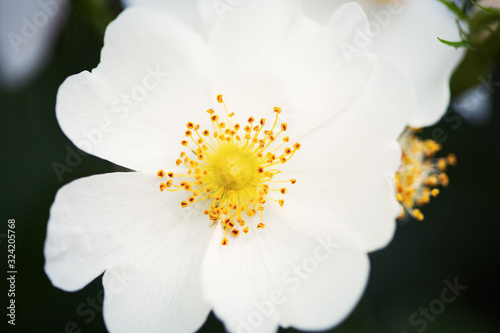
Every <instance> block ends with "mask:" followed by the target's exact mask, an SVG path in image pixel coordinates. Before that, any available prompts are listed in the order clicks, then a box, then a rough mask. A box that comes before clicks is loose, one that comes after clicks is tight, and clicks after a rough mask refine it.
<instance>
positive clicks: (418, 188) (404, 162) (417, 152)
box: [396, 129, 457, 221]
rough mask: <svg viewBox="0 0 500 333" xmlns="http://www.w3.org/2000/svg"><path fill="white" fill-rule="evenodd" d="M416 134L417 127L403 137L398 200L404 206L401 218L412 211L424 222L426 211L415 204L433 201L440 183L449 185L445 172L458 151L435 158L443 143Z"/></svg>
mask: <svg viewBox="0 0 500 333" xmlns="http://www.w3.org/2000/svg"><path fill="white" fill-rule="evenodd" d="M414 133H415V132H414V130H411V129H407V130H406V131H405V132H404V133H403V134H402V135H401V137H400V139H399V143H400V145H401V149H402V153H403V154H402V157H401V166H400V168H399V170H398V172H397V173H396V191H397V192H396V193H397V199H398V201H399V203H400V204H401V207H402V208H401V213H400V215H399V217H398V218H403V217H404V216H405V214H409V215H411V216H412V217H414V218H415V219H417V220H419V221H422V220H423V219H424V214H422V212H421V211H420V209H418V208H415V207H416V206H423V205H425V204H427V203H429V202H430V199H431V197H435V196H437V195H438V194H439V189H438V188H437V187H439V186H440V185H442V186H444V187H446V186H448V183H449V179H448V176H447V175H446V173H445V171H446V169H447V167H448V165H455V164H456V163H457V158H456V156H455V155H454V154H448V156H447V157H441V158H435V157H434V156H435V154H436V153H437V152H439V151H440V150H441V145H440V144H439V143H437V142H436V141H434V140H421V139H419V138H418V137H417V136H415V135H414Z"/></svg>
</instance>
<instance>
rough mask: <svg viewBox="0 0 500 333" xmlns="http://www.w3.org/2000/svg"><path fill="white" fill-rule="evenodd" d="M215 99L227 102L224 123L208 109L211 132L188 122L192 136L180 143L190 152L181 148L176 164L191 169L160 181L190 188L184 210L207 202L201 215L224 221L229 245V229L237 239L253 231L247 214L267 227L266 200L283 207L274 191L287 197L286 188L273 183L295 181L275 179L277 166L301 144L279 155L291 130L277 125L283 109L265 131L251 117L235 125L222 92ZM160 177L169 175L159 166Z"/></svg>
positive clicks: (163, 187) (162, 187)
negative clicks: (256, 218) (283, 135)
mask: <svg viewBox="0 0 500 333" xmlns="http://www.w3.org/2000/svg"><path fill="white" fill-rule="evenodd" d="M217 101H218V102H219V103H221V104H223V105H224V110H225V112H226V122H221V121H219V116H218V115H216V114H215V111H214V110H212V109H210V110H208V111H207V112H208V113H209V114H210V120H211V121H212V129H213V132H212V133H211V132H210V131H209V130H207V129H205V130H203V131H201V130H200V125H195V124H193V123H192V122H189V123H187V125H186V127H187V131H186V132H185V135H186V137H187V138H188V139H189V140H182V141H181V145H183V146H185V147H187V148H188V149H189V152H188V153H186V152H182V153H181V155H180V158H179V159H177V161H176V162H175V163H176V165H177V166H181V165H182V166H184V167H186V168H187V171H186V172H183V173H174V172H168V173H167V175H168V177H169V178H172V179H173V178H178V179H179V180H180V182H179V184H178V185H177V184H174V183H173V180H172V179H169V180H167V182H165V183H161V184H160V191H163V190H168V191H181V190H186V191H188V192H190V193H191V195H190V196H189V197H188V199H187V201H181V207H183V208H187V207H188V206H189V205H190V204H192V203H195V202H200V201H204V200H208V203H209V205H208V208H207V209H205V210H204V212H203V213H204V214H205V215H207V216H208V218H209V219H210V220H211V221H213V222H214V223H220V224H221V225H222V227H223V228H224V230H225V236H224V238H223V240H222V243H221V244H222V245H227V243H228V239H227V235H228V233H230V234H231V235H232V236H234V237H237V236H238V235H239V234H240V229H241V231H243V233H245V234H246V233H248V232H249V226H247V221H245V219H246V218H247V217H252V216H254V215H256V214H257V213H260V221H259V223H258V224H257V225H256V226H255V227H256V228H257V229H263V228H264V227H265V224H264V223H263V222H262V217H263V215H262V213H263V211H264V204H265V203H266V202H267V201H268V200H269V201H275V202H277V203H278V204H279V205H280V206H281V207H282V206H283V204H284V202H285V201H284V200H283V199H281V198H279V199H278V198H276V195H279V194H281V195H284V194H285V193H286V188H285V187H280V188H278V187H276V188H274V187H275V186H276V184H279V183H288V182H290V183H291V184H295V182H296V180H295V179H290V180H275V179H274V177H275V176H277V175H279V174H280V173H281V171H280V170H279V168H278V166H279V165H282V164H284V163H286V162H287V161H288V160H290V158H292V156H293V155H294V154H295V152H296V151H297V150H299V149H300V144H299V143H295V144H294V145H293V146H291V147H285V148H283V150H282V152H281V154H279V155H278V156H277V155H276V154H277V151H279V150H281V149H282V147H283V145H285V144H287V143H288V142H289V141H290V140H289V138H288V137H283V138H282V139H281V140H278V138H279V137H280V135H282V133H284V132H285V131H286V130H287V124H286V123H281V124H280V125H279V126H277V125H278V116H279V114H280V113H281V109H280V108H279V107H275V108H274V112H275V114H276V116H275V120H274V123H273V125H272V126H271V128H270V129H264V125H265V123H266V120H265V119H261V120H260V121H259V122H258V124H255V123H256V121H255V119H254V118H253V117H250V118H249V119H248V121H247V123H248V124H247V125H246V126H245V127H243V128H242V127H241V125H240V124H238V123H236V124H234V125H233V116H234V113H231V114H229V113H228V110H227V107H226V104H225V103H224V100H223V99H222V95H218V96H217ZM278 128H279V131H278ZM276 131H277V133H276V134H275V132H276ZM240 134H241V135H240ZM188 154H190V156H188ZM157 175H158V176H159V177H160V178H163V177H165V175H166V174H165V172H164V171H163V170H160V171H158V173H157Z"/></svg>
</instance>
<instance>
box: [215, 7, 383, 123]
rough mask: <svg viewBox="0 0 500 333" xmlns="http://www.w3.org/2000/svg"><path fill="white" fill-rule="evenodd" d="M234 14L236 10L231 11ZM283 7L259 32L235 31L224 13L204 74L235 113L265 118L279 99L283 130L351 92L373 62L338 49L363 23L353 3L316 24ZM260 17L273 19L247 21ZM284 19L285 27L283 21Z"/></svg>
mask: <svg viewBox="0 0 500 333" xmlns="http://www.w3.org/2000/svg"><path fill="white" fill-rule="evenodd" d="M241 11H243V9H241ZM236 14H240V9H238V11H236V10H235V13H234V14H233V13H231V15H236ZM287 14H290V15H289V16H287V15H284V16H279V18H277V19H275V20H274V21H273V23H272V24H271V23H269V24H268V25H269V27H270V28H269V29H270V31H268V32H267V34H264V33H262V34H259V33H258V32H245V33H243V34H242V35H241V34H240V31H241V30H244V29H243V28H242V27H240V26H239V22H240V21H235V22H232V21H231V18H232V16H231V17H230V18H228V19H226V20H224V22H223V23H222V24H221V29H220V30H216V31H215V32H214V34H213V39H212V40H211V43H212V44H213V45H214V47H213V51H214V54H213V55H212V58H213V59H214V63H215V66H214V67H213V69H214V70H213V72H212V73H211V75H210V80H211V86H212V88H213V90H214V93H221V94H223V95H224V98H225V101H226V104H227V105H228V107H229V109H230V110H231V111H233V110H234V111H237V112H236V114H238V112H241V113H243V114H246V115H252V116H254V117H255V118H257V119H258V118H272V117H274V114H273V112H272V110H273V107H274V106H279V107H280V108H281V109H282V110H283V113H284V116H283V119H284V121H286V122H289V124H290V125H291V126H290V128H291V131H295V130H298V131H299V132H305V131H308V130H310V129H312V128H314V127H316V126H318V125H319V124H321V123H323V122H324V121H325V120H326V119H328V118H329V117H331V116H333V115H335V114H336V113H338V112H340V111H342V110H343V109H345V108H346V107H347V106H348V105H350V104H351V103H353V102H354V101H355V100H356V99H357V98H359V96H360V95H362V94H363V93H364V90H365V88H366V85H367V82H369V81H370V77H371V75H372V73H373V70H374V67H375V63H374V59H373V56H371V55H370V54H368V53H367V52H360V53H359V54H356V55H355V56H353V57H352V58H349V59H348V58H347V57H346V55H345V53H344V52H343V51H342V48H341V46H342V45H344V44H347V43H352V39H353V38H355V37H356V34H354V33H353V32H354V31H357V29H359V27H360V26H365V25H367V23H368V21H367V19H366V16H365V15H364V13H363V12H362V10H361V8H360V7H359V6H358V5H356V4H349V5H346V6H343V7H342V8H341V9H339V11H337V12H336V13H335V15H334V16H333V17H332V19H331V21H330V23H329V25H328V26H326V27H325V28H323V29H320V28H319V27H318V26H317V25H314V24H312V23H310V22H308V21H307V20H305V19H304V17H303V16H298V17H296V16H297V15H295V14H294V15H292V13H287ZM228 15H229V14H228ZM241 16H244V15H243V13H242V14H241ZM238 17H239V16H238ZM265 19H273V18H272V17H264V18H260V19H258V20H257V19H255V18H254V20H255V24H257V22H259V25H260V24H263V23H261V22H265ZM241 20H243V19H241ZM248 20H250V19H248ZM250 22H253V21H250ZM277 22H280V24H279V25H278V24H276V26H274V24H275V23H277ZM263 25H264V26H265V25H266V24H265V23H264V24H263ZM290 25H292V26H293V28H291V29H288V30H287V29H284V28H283V27H286V26H290ZM222 28H224V29H222ZM254 33H255V35H254ZM235 41H237V42H235ZM367 42H368V43H370V38H369V36H367ZM235 43H238V44H240V43H241V45H239V46H238V45H234V44H235ZM263 45H264V46H263ZM233 46H234V47H233ZM367 50H368V49H367ZM288 118H293V122H292V121H291V119H288ZM245 119H246V118H245ZM293 124H295V125H297V126H293Z"/></svg>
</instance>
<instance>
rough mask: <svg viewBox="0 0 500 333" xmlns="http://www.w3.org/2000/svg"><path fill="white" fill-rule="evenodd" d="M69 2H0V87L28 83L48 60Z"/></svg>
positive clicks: (28, 0) (51, 0) (32, 0)
mask: <svg viewBox="0 0 500 333" xmlns="http://www.w3.org/2000/svg"><path fill="white" fill-rule="evenodd" d="M67 3H68V0H46V1H37V0H23V1H8V0H0V85H3V86H4V87H5V88H8V89H12V88H17V87H20V86H22V85H23V84H26V83H27V82H29V81H30V80H31V79H33V78H34V77H35V76H36V75H37V74H38V72H40V70H42V69H43V67H44V66H45V64H46V63H47V61H48V60H49V57H50V54H51V52H52V47H53V45H54V43H55V42H56V39H57V35H58V32H59V28H60V27H61V25H62V24H63V22H64V19H65V17H66V14H67V10H68V5H67Z"/></svg>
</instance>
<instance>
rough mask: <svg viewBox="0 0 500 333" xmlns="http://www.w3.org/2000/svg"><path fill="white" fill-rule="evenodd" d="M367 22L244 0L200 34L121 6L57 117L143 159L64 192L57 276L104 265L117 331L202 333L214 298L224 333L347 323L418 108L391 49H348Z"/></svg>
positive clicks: (349, 11)
mask: <svg viewBox="0 0 500 333" xmlns="http://www.w3.org/2000/svg"><path fill="white" fill-rule="evenodd" d="M366 24H367V18H366V16H365V14H364V13H363V11H362V9H361V8H360V7H359V6H358V5H356V4H347V5H345V6H342V7H340V8H339V9H338V10H337V11H336V12H335V13H334V14H333V15H332V17H331V19H330V20H329V23H328V24H327V25H326V26H324V27H320V26H319V25H318V24H316V23H315V22H313V21H311V20H310V19H308V18H306V17H305V16H303V14H301V10H300V1H290V0H282V1H279V0H274V1H263V0H254V1H248V2H244V3H242V4H241V5H240V7H238V10H234V11H233V12H231V15H227V16H226V17H225V19H224V20H223V21H221V22H220V23H219V24H217V25H216V26H214V28H213V31H212V32H211V33H210V36H209V37H208V38H206V39H203V38H202V37H201V35H199V34H198V33H196V32H194V30H192V29H191V28H190V27H188V26H186V25H184V24H183V23H181V22H180V21H178V20H177V19H176V18H174V17H173V16H171V15H170V14H168V13H165V12H161V11H155V10H151V9H147V8H140V7H135V8H129V9H127V10H125V11H124V12H123V13H122V14H120V15H119V17H118V18H117V19H116V20H115V21H113V22H112V23H111V24H110V25H109V27H108V29H107V31H106V35H105V40H104V45H105V46H104V48H103V50H102V54H101V63H100V64H99V66H98V67H97V68H95V69H94V70H93V71H92V72H91V73H89V72H82V73H80V74H77V75H74V76H72V77H69V78H68V79H67V80H66V81H65V82H64V83H63V84H62V86H61V87H60V90H59V92H58V96H57V107H56V113H57V118H58V121H59V123H60V125H61V128H62V129H63V131H64V133H65V134H66V135H67V136H68V137H69V138H70V139H71V140H72V141H73V142H74V143H75V144H76V145H77V146H78V147H80V148H81V149H83V150H85V151H86V152H87V153H91V154H93V155H95V156H98V157H101V158H103V159H107V160H109V161H111V162H113V163H116V164H118V165H121V166H124V167H127V168H129V169H132V170H135V172H125V173H111V174H103V175H96V176H91V177H87V178H83V179H79V180H76V181H74V182H72V183H70V184H68V185H66V186H64V187H63V188H62V189H60V191H59V192H58V194H57V196H56V198H55V201H54V204H53V206H52V208H51V211H50V220H49V224H48V228H47V239H46V243H45V258H46V266H45V270H46V272H47V274H48V276H49V278H50V279H51V281H52V283H53V284H54V285H55V286H57V287H59V288H61V289H63V290H67V291H75V290H79V289H81V288H83V287H84V286H85V285H87V284H88V283H89V282H90V281H92V280H93V279H95V278H96V277H98V276H99V275H100V274H102V273H103V272H104V276H103V286H104V291H105V302H104V313H103V315H104V320H105V323H106V326H107V328H108V329H109V330H110V331H111V332H139V331H140V332H176V333H177V332H194V331H196V330H197V329H198V328H199V327H200V326H201V325H202V324H203V323H204V321H205V319H206V317H207V315H208V314H209V312H210V310H213V311H214V313H215V314H216V315H217V317H218V318H219V319H221V320H222V321H223V322H224V323H225V325H226V328H227V329H228V330H229V331H230V332H275V331H276V330H277V329H278V327H279V326H282V327H290V326H293V327H296V328H298V329H302V330H322V329H327V328H330V327H333V326H335V325H337V324H338V323H339V322H341V321H342V320H343V319H344V318H345V317H346V316H347V315H348V314H349V313H350V312H351V311H352V309H353V308H354V306H355V305H356V303H357V302H358V300H359V299H360V297H361V295H362V293H363V290H364V288H365V285H366V281H367V278H368V272H369V261H368V256H367V253H368V252H370V251H374V250H377V249H380V248H382V247H384V246H385V245H386V244H387V243H388V242H389V241H390V240H391V238H392V236H393V233H394V229H395V222H394V219H395V217H396V216H397V214H398V212H399V207H398V204H397V201H396V198H395V191H394V175H395V172H396V170H397V169H398V167H399V164H400V158H401V152H400V148H399V145H398V143H397V137H398V136H399V134H400V133H401V132H402V130H403V129H404V127H405V125H406V123H407V122H408V119H409V117H410V114H411V112H412V111H413V108H414V107H415V105H416V101H415V97H414V94H413V93H412V89H411V87H410V85H409V84H408V83H407V81H406V79H405V78H404V76H403V75H402V74H401V73H400V72H399V70H398V69H397V68H396V67H395V66H394V65H392V63H391V62H390V61H388V60H385V59H384V58H382V57H379V56H377V55H375V54H373V53H371V52H370V50H369V48H367V49H365V50H362V52H360V53H359V54H357V55H356V56H355V57H354V58H353V59H350V60H349V61H348V60H347V59H346V58H345V57H344V55H343V54H342V51H341V50H340V48H339V45H340V44H341V43H348V42H352V39H353V38H355V35H356V31H357V30H358V29H360V28H364V27H365V26H366ZM216 96H217V98H216ZM207 110H208V111H209V113H207V112H206V111H207ZM250 117H251V119H250ZM264 118H265V119H267V121H266V122H264V121H262V120H261V119H264ZM282 118H284V119H286V120H287V123H286V122H284V121H283V120H282ZM223 122H224V124H222V123H223ZM247 126H248V127H247ZM205 129H206V130H207V133H205ZM214 132H217V134H216V136H217V137H214V135H213V134H214ZM163 170H165V171H163ZM174 190H178V191H174ZM183 207H184V208H183ZM117 283H118V284H119V286H117Z"/></svg>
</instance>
